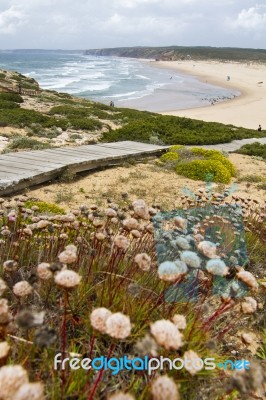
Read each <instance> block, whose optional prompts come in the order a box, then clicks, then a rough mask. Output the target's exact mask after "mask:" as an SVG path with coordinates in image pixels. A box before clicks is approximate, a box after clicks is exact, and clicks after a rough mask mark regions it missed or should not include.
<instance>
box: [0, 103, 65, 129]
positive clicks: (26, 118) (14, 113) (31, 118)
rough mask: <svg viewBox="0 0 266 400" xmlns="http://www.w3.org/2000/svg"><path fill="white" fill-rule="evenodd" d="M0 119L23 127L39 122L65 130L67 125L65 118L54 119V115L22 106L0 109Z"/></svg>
mask: <svg viewBox="0 0 266 400" xmlns="http://www.w3.org/2000/svg"><path fill="white" fill-rule="evenodd" d="M0 121H1V122H3V123H5V124H7V125H10V126H14V125H15V126H19V127H22V128H24V127H25V126H31V124H34V123H36V124H41V126H42V127H43V128H51V127H53V126H57V127H60V128H62V129H63V130H65V129H66V128H67V125H68V121H67V120H66V119H55V118H54V117H49V116H47V115H44V114H42V113H40V112H38V111H34V110H26V109H24V108H17V109H13V110H10V109H2V110H1V109H0Z"/></svg>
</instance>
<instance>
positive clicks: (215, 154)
mask: <svg viewBox="0 0 266 400" xmlns="http://www.w3.org/2000/svg"><path fill="white" fill-rule="evenodd" d="M190 150H191V151H192V153H193V154H197V155H200V156H202V157H204V158H207V159H212V160H219V161H221V163H222V164H223V165H224V166H225V167H226V169H227V170H228V171H229V172H230V174H231V176H235V174H236V170H235V167H234V165H233V164H232V163H231V162H230V161H229V160H228V159H227V158H226V157H225V156H224V155H223V154H222V153H221V152H220V151H219V150H206V149H201V148H198V147H193V148H192V149H190Z"/></svg>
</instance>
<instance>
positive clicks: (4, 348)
mask: <svg viewBox="0 0 266 400" xmlns="http://www.w3.org/2000/svg"><path fill="white" fill-rule="evenodd" d="M9 352H10V346H9V344H8V343H7V342H0V360H1V361H3V360H5V359H6V358H7V356H8V354H9ZM0 390H1V389H0Z"/></svg>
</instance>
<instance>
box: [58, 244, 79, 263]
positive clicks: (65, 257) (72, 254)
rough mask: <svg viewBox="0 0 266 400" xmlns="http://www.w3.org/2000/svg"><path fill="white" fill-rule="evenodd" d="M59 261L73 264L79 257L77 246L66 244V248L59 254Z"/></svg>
mask: <svg viewBox="0 0 266 400" xmlns="http://www.w3.org/2000/svg"><path fill="white" fill-rule="evenodd" d="M58 258H59V261H60V262H61V263H63V264H71V263H73V262H75V261H76V259H77V247H76V246H74V245H73V244H70V245H68V246H66V248H65V250H64V251H63V252H62V253H60V254H59V256H58Z"/></svg>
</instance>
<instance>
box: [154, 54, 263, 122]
mask: <svg viewBox="0 0 266 400" xmlns="http://www.w3.org/2000/svg"><path fill="white" fill-rule="evenodd" d="M151 63H152V64H151V65H152V66H153V67H156V68H166V69H169V70H172V71H176V72H179V73H182V74H186V75H190V76H193V77H195V78H197V79H198V80H200V81H201V82H206V81H207V82H206V83H208V84H212V85H216V86H219V87H223V88H225V89H231V90H237V91H239V92H240V95H239V96H237V97H235V98H234V99H231V100H225V101H221V102H217V103H215V104H214V105H210V106H203V107H197V108H187V109H182V110H174V109H173V110H171V111H161V112H160V113H161V114H164V115H176V116H179V117H186V118H193V119H199V120H203V121H209V122H221V123H224V124H232V125H235V126H240V127H245V128H250V129H257V128H258V126H259V124H260V125H261V126H262V129H263V128H264V129H265V127H266V113H265V108H266V82H264V81H263V77H266V66H265V65H262V64H254V63H252V64H251V63H233V62H216V61H193V60H185V61H152V62H151ZM227 76H230V80H227ZM259 82H263V83H259Z"/></svg>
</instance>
